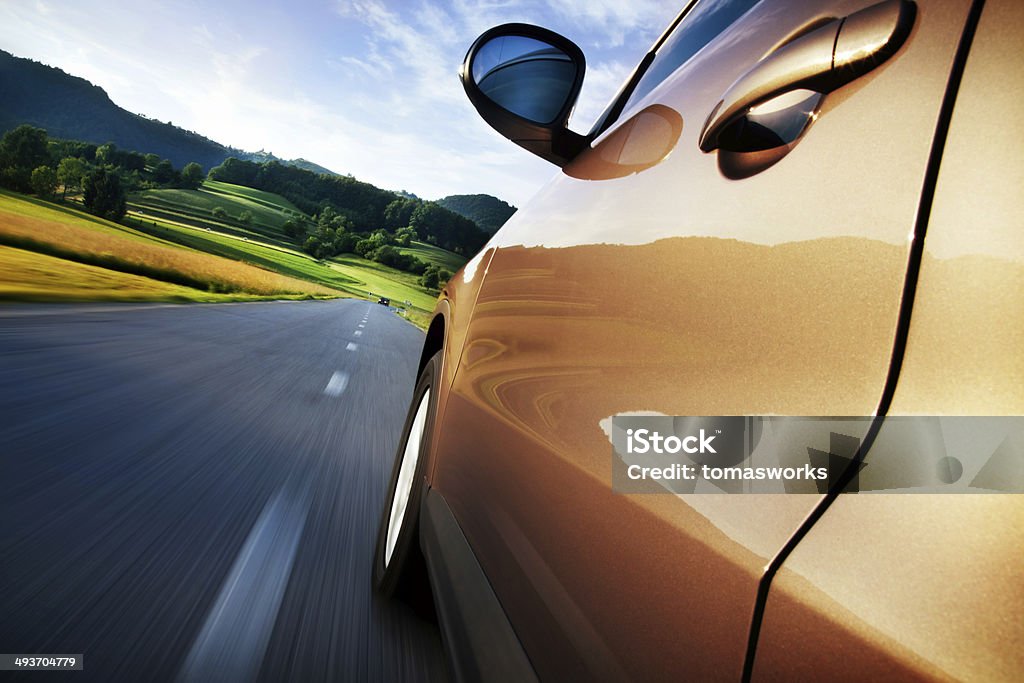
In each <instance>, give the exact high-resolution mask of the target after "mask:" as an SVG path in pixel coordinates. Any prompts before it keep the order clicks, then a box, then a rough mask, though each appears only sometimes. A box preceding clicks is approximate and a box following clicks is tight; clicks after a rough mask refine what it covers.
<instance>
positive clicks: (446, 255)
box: [398, 241, 469, 273]
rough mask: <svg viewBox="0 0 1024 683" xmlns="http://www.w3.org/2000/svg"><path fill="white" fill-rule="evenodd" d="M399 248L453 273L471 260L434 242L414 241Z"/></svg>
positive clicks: (405, 252)
mask: <svg viewBox="0 0 1024 683" xmlns="http://www.w3.org/2000/svg"><path fill="white" fill-rule="evenodd" d="M398 250H399V251H400V252H402V253H403V254H412V255H413V256H415V257H416V258H418V259H419V260H421V261H424V262H425V263H428V264H433V265H435V266H441V267H442V268H447V269H448V270H449V271H451V272H453V273H454V272H455V271H457V270H458V269H459V268H461V267H462V266H463V265H465V263H466V261H468V260H469V259H467V258H465V257H463V256H459V255H458V254H455V253H452V252H450V251H446V250H444V249H439V248H438V247H435V246H434V245H432V244H427V243H426V242H418V241H413V243H412V246H408V247H400V248H399V249H398Z"/></svg>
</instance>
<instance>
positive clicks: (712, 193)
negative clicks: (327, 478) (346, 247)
mask: <svg viewBox="0 0 1024 683" xmlns="http://www.w3.org/2000/svg"><path fill="white" fill-rule="evenodd" d="M868 4H870V3H866V2H828V1H826V2H820V3H802V4H801V7H802V8H807V9H806V10H805V13H804V14H800V13H797V12H793V11H792V5H791V4H790V3H783V2H774V1H772V0H765V1H764V2H762V3H761V4H759V5H758V6H756V7H755V8H754V10H753V11H752V12H751V13H750V14H748V15H747V16H746V17H744V19H743V20H741V21H740V22H737V24H735V25H734V26H733V27H731V28H730V29H729V30H728V31H726V32H725V33H723V34H722V35H721V36H719V38H718V39H717V40H715V41H714V42H713V43H711V44H710V45H709V46H708V48H707V49H705V50H704V51H702V52H701V53H699V54H698V55H697V56H696V57H695V58H694V59H693V60H692V61H691V62H690V63H689V64H687V65H686V66H685V67H683V68H681V69H679V70H677V71H676V72H675V73H674V74H673V76H671V77H670V78H669V79H667V80H666V81H665V82H664V83H663V84H662V85H661V86H659V87H657V88H655V89H654V90H652V91H651V92H650V93H649V94H648V95H647V96H646V97H644V98H643V99H641V100H639V101H638V102H637V103H636V104H635V105H633V106H631V107H630V110H628V111H626V112H624V113H623V115H622V117H621V119H620V121H619V122H618V123H616V124H615V125H613V126H612V127H610V128H609V129H608V131H606V132H605V133H604V134H603V135H602V136H601V137H599V138H598V139H597V140H596V141H595V143H594V145H593V149H592V150H591V151H589V152H584V157H583V158H581V159H579V160H578V162H574V164H572V165H571V167H570V168H567V169H566V172H565V173H563V174H560V175H559V176H558V177H557V178H556V179H555V180H553V181H552V182H551V183H550V184H549V185H548V186H546V187H545V188H544V189H543V190H542V191H541V192H540V193H539V195H538V196H537V197H536V198H535V199H534V200H532V201H531V202H530V204H528V205H527V206H526V207H524V208H523V209H521V210H520V211H519V212H518V213H517V214H516V215H515V216H513V218H512V219H510V221H509V222H508V223H507V224H506V225H505V226H504V227H503V228H502V229H501V230H500V231H499V233H498V234H497V235H496V236H495V238H494V239H493V240H492V242H491V243H490V245H489V248H491V249H493V250H494V252H493V254H492V255H491V256H490V257H489V258H490V265H489V267H488V268H487V276H486V278H485V279H484V281H483V283H482V285H481V286H480V290H479V293H478V295H477V297H476V304H475V307H474V308H473V312H472V319H471V320H468V321H467V319H466V318H462V320H461V321H460V322H456V323H455V325H453V326H452V327H451V332H450V334H451V335H454V337H455V338H461V337H462V336H464V338H465V342H464V348H463V349H462V351H461V355H460V356H459V357H457V359H456V357H452V356H450V357H449V358H448V362H449V363H450V364H451V365H452V366H453V368H454V372H455V375H454V382H453V384H452V387H451V392H450V393H449V394H448V396H447V397H446V399H445V400H446V408H445V411H444V414H443V417H442V418H440V419H441V420H442V422H441V428H440V429H438V430H436V432H435V434H436V435H437V437H436V440H435V443H434V448H435V453H436V456H437V457H436V460H435V463H436V464H435V468H434V474H433V478H432V485H433V486H435V487H437V488H438V490H439V491H440V492H441V493H442V494H443V495H444V496H445V498H446V500H447V501H448V503H449V505H450V506H451V509H452V511H453V512H454V515H455V517H456V518H457V520H458V522H459V524H460V526H461V527H462V529H463V530H464V532H465V535H466V537H467V539H468V540H469V542H470V545H471V546H472V547H473V550H474V552H475V553H476V555H477V557H478V559H479V560H480V563H481V565H482V567H483V569H484V570H485V572H486V573H487V576H488V578H489V579H490V581H491V582H492V584H493V586H494V589H495V591H496V593H497V595H498V597H499V599H500V600H501V601H502V604H503V606H504V608H505V610H506V612H507V613H508V615H509V617H510V619H511V621H512V624H513V626H514V627H516V628H517V634H518V635H519V636H520V638H521V639H522V641H523V644H524V646H525V648H526V650H527V652H528V653H529V655H530V657H531V660H532V662H533V664H534V666H535V668H536V669H537V671H538V673H539V674H540V675H541V677H542V678H550V679H553V680H572V679H579V678H581V677H584V678H591V679H604V680H614V679H625V678H637V679H662V680H664V679H679V678H680V677H687V678H707V679H719V678H732V679H735V678H739V677H740V674H741V671H742V667H743V660H744V656H745V652H746V646H747V634H748V630H749V628H750V623H751V618H752V615H753V612H754V604H755V601H756V592H757V585H758V582H759V580H760V578H761V576H762V574H763V572H764V567H765V565H766V564H767V563H768V562H769V561H770V560H771V558H772V557H774V556H775V554H776V553H777V552H778V551H779V549H780V548H781V547H782V546H783V545H784V544H785V542H786V541H787V540H788V539H789V538H790V536H791V535H792V534H793V532H794V531H795V530H796V528H797V527H799V525H800V523H801V522H802V521H803V519H804V518H805V517H806V516H807V515H808V514H809V513H810V511H811V510H812V509H813V508H814V507H815V506H816V505H817V504H818V503H819V502H820V500H821V497H820V496H816V495H799V496H785V495H775V496H732V497H728V498H727V499H726V497H724V496H716V495H709V494H696V495H681V496H676V495H643V496H622V495H617V494H614V493H612V492H611V490H610V474H611V457H610V456H611V446H610V443H609V440H608V429H609V427H608V424H609V423H610V418H611V417H612V416H615V415H622V414H630V413H638V412H639V413H659V414H667V415H750V414H793V415H870V414H873V412H874V411H875V410H876V408H877V407H878V404H879V399H880V396H881V394H882V391H883V387H884V384H885V378H886V374H887V372H888V369H889V362H890V358H891V355H892V351H893V344H894V333H895V329H896V324H897V320H898V316H899V310H900V300H901V296H902V293H903V287H904V280H905V276H906V269H907V263H908V259H909V249H910V243H911V240H910V236H911V235H912V232H913V227H914V221H915V216H916V211H917V207H918V200H919V195H920V191H921V187H922V184H923V179H924V173H925V168H926V165H927V161H928V154H929V150H930V147H931V143H932V137H933V133H934V131H935V127H936V119H937V115H938V111H939V107H940V103H941V101H942V97H943V94H944V92H945V85H946V81H947V78H948V75H949V70H950V67H951V64H952V59H953V54H954V51H955V48H956V44H957V41H958V39H959V36H960V31H961V30H962V27H963V24H964V20H965V17H966V14H967V7H968V3H965V2H929V3H921V4H922V5H923V6H922V7H921V9H920V10H919V12H918V15H919V16H918V19H917V24H916V26H915V28H914V30H913V32H912V34H911V36H910V38H909V39H908V41H907V43H906V45H905V46H904V47H903V48H902V50H901V51H900V52H899V53H898V54H897V55H896V56H895V57H894V58H892V59H891V60H890V61H889V62H887V63H886V64H884V65H883V66H881V67H880V68H878V69H876V70H875V71H874V72H872V73H870V74H868V75H867V76H865V77H864V78H862V79H860V80H858V81H856V82H855V83H853V84H851V85H849V86H846V87H845V88H843V89H841V90H839V91H837V92H835V93H832V94H830V95H829V96H827V97H826V98H825V100H824V102H823V106H822V108H821V110H820V112H819V113H818V116H817V120H816V121H815V122H814V123H813V125H811V127H810V129H809V130H808V131H807V133H806V134H805V135H804V137H803V138H801V139H800V140H799V141H797V143H796V144H794V145H793V146H792V149H791V150H788V154H787V155H785V156H784V157H782V158H779V159H769V160H767V161H766V160H765V159H763V158H762V159H750V158H746V157H747V156H748V155H737V154H730V153H714V154H703V153H701V152H700V151H699V150H698V148H697V138H698V136H699V133H700V128H701V125H702V123H703V121H704V120H705V118H706V117H707V115H708V113H709V112H710V111H711V110H712V108H713V107H714V106H715V103H716V102H717V101H718V99H719V98H720V96H721V94H722V93H723V92H725V90H726V89H727V88H728V86H729V85H730V84H731V83H732V82H733V81H734V80H735V79H736V78H737V77H738V76H739V75H741V74H742V73H743V72H744V71H745V70H746V69H748V68H749V67H750V66H751V65H752V64H754V63H756V62H757V61H758V60H759V59H760V58H761V57H763V56H764V55H765V54H767V53H769V52H770V51H771V50H772V49H773V48H774V47H776V46H777V45H778V44H779V43H780V42H781V41H784V40H785V39H786V37H787V36H792V35H794V34H796V33H798V32H800V31H801V30H802V29H804V28H806V27H807V26H808V25H813V24H815V22H820V21H822V20H824V19H829V18H834V17H842V16H845V15H847V14H850V13H852V12H855V11H857V10H860V9H863V8H864V7H865V6H866V5H868ZM683 22H684V23H685V18H684V19H683ZM652 107H662V108H665V109H668V110H671V111H672V112H675V114H676V115H677V116H678V118H679V119H680V123H681V126H680V129H679V132H678V134H675V132H674V130H672V126H671V125H669V129H670V132H669V139H670V140H671V138H672V135H673V134H675V135H676V137H675V139H674V140H671V144H670V146H669V149H668V150H667V151H666V150H665V147H666V145H665V140H664V130H665V129H664V127H663V126H660V125H658V123H657V121H654V120H652V119H648V120H646V121H645V122H644V123H643V125H640V123H639V119H637V117H638V116H640V115H643V114H644V113H645V112H647V113H650V112H651V111H652V110H651V108H652ZM653 111H654V114H655V115H656V116H657V115H658V113H657V112H658V111H662V113H663V110H653ZM663 118H664V117H663ZM669 118H671V117H669ZM627 126H628V127H629V128H628V129H627ZM659 131H660V132H659ZM656 135H659V136H662V137H660V138H657V139H654V138H653V137H652V136H656ZM616 136H618V137H616ZM609 141H612V142H609ZM608 145H615V146H616V150H617V151H616V152H615V153H614V154H612V155H611V156H612V158H613V165H615V164H618V165H620V166H621V165H623V161H622V160H623V154H624V152H623V151H622V150H625V149H629V150H630V154H628V155H626V156H628V157H629V161H630V162H631V163H629V164H627V165H629V166H633V167H635V168H632V169H627V172H626V173H624V174H622V175H616V174H615V173H614V172H609V170H608V163H609V162H608V154H607V152H608ZM652 150H653V151H652ZM587 155H590V157H591V158H590V159H589V160H588V158H587ZM638 160H639V162H638V163H634V162H637V161H638ZM768 162H772V163H768ZM766 164H767V165H766ZM594 169H597V170H594ZM613 171H614V169H613ZM588 178H592V179H588ZM467 322H468V329H466V328H460V327H459V326H460V325H466V324H467ZM455 345H456V346H461V345H462V342H455ZM447 376H448V375H446V377H447ZM652 624H656V625H658V628H652V627H651V625H652Z"/></svg>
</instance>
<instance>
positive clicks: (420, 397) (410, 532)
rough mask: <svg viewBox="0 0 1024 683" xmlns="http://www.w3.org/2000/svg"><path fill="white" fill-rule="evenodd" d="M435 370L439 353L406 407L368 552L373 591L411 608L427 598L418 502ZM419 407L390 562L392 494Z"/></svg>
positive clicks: (432, 412) (432, 410) (429, 430)
mask: <svg viewBox="0 0 1024 683" xmlns="http://www.w3.org/2000/svg"><path fill="white" fill-rule="evenodd" d="M440 370H441V352H438V353H436V354H434V356H433V357H432V358H431V359H430V360H429V361H427V364H426V366H425V367H424V368H423V372H421V373H420V377H419V380H418V381H417V382H416V389H415V391H413V394H412V402H411V403H410V404H409V412H408V414H407V415H406V418H405V426H404V427H403V428H402V438H401V439H399V441H398V451H397V453H396V454H395V464H394V467H392V470H391V478H390V480H389V481H388V488H387V494H386V495H385V496H384V506H383V507H384V509H383V511H382V513H381V520H380V528H379V529H378V531H377V545H376V548H375V549H374V552H373V585H374V588H376V590H377V591H378V592H379V593H380V594H381V595H384V596H386V597H391V596H397V597H401V598H403V599H405V600H406V601H408V602H410V603H413V604H414V605H416V604H419V603H422V602H423V601H424V600H429V595H430V584H429V581H428V577H427V567H426V561H425V560H424V559H423V554H422V552H421V551H420V543H419V513H420V502H421V501H422V499H423V489H424V474H425V472H426V455H427V451H428V449H429V444H430V438H431V435H432V434H433V431H434V429H433V425H434V415H435V412H436V406H437V392H436V391H435V387H436V385H437V381H436V380H437V377H438V376H439V373H440ZM428 392H429V395H428ZM424 403H425V406H424ZM421 409H423V410H425V413H424V418H423V419H424V422H423V424H422V429H421V430H420V431H419V434H420V436H419V449H418V452H416V464H415V469H414V470H413V471H412V474H413V476H412V481H411V484H409V486H408V491H409V495H408V501H407V503H406V506H405V509H404V514H402V515H398V514H396V515H395V516H396V518H397V517H399V516H401V522H400V523H399V524H397V533H396V535H395V538H394V541H393V543H394V545H393V549H392V551H391V555H390V559H387V557H386V552H387V549H388V532H389V530H390V529H391V517H392V511H393V510H394V507H395V495H396V492H397V489H398V484H399V479H400V475H401V474H402V465H403V462H405V459H406V455H407V454H406V450H407V448H406V446H407V444H408V443H409V438H410V436H411V435H412V433H413V431H414V427H416V428H419V427H420V425H418V424H416V423H417V414H418V413H419V412H420V410H421ZM408 455H412V453H411V452H410V453H409V454H408Z"/></svg>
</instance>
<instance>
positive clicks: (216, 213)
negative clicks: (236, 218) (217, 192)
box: [210, 206, 228, 221]
mask: <svg viewBox="0 0 1024 683" xmlns="http://www.w3.org/2000/svg"><path fill="white" fill-rule="evenodd" d="M210 215H212V216H213V217H214V218H216V219H217V220H219V221H223V220H226V219H227V217H228V212H227V211H225V210H224V207H223V206H215V207H213V211H211V212H210Z"/></svg>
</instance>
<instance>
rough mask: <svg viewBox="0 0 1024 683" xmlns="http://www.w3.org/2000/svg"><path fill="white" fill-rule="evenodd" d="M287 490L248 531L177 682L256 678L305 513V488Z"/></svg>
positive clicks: (296, 546)
mask: <svg viewBox="0 0 1024 683" xmlns="http://www.w3.org/2000/svg"><path fill="white" fill-rule="evenodd" d="M287 488H288V485H287V484H286V485H285V487H283V488H281V489H280V490H279V491H278V492H277V493H276V494H274V496H273V497H272V498H271V499H270V501H269V502H268V503H267V505H266V507H264V508H263V512H262V513H261V514H260V517H259V519H258V520H256V524H255V525H254V526H253V528H252V531H250V532H249V537H248V538H247V539H246V540H245V544H244V545H243V546H242V550H241V552H240V553H239V554H238V557H237V559H235V563H234V565H233V566H232V567H231V572H230V573H229V574H228V577H227V579H226V580H225V581H224V585H223V586H221V589H220V593H219V594H218V595H217V600H216V601H215V602H214V603H213V607H212V608H211V609H210V613H209V614H208V615H207V617H206V622H205V623H204V624H203V627H202V629H200V631H199V635H198V636H197V637H196V640H195V642H194V643H193V645H192V649H191V650H190V651H189V653H188V657H187V658H186V659H185V664H184V666H183V667H182V669H181V673H180V674H179V676H178V680H180V681H212V680H221V681H251V680H255V679H256V676H257V675H258V674H259V669H260V665H261V664H262V663H263V656H264V654H265V652H266V649H267V644H268V643H269V642H270V636H271V634H272V632H273V630H274V622H275V621H276V620H277V612H278V610H279V609H280V607H281V601H282V599H283V598H284V592H285V588H286V587H287V586H288V579H289V577H290V576H291V572H292V565H293V564H294V562H295V554H296V551H297V550H298V547H299V539H301V538H302V530H303V528H304V527H305V524H306V516H307V513H308V511H309V492H308V488H306V489H304V490H302V491H300V492H298V493H295V492H291V493H289V492H287V491H286V489H287Z"/></svg>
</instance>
